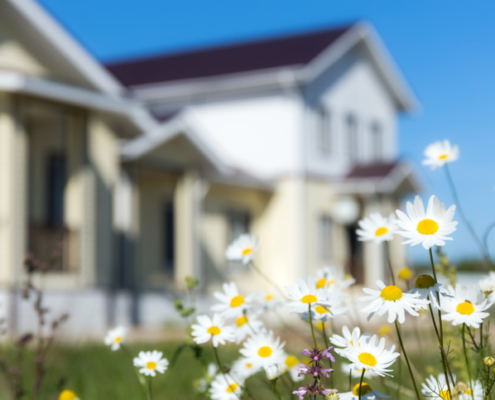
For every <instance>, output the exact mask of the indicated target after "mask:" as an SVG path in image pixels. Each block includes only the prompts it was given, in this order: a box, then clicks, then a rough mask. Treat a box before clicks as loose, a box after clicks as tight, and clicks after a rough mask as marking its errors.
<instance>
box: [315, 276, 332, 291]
mask: <svg viewBox="0 0 495 400" xmlns="http://www.w3.org/2000/svg"><path fill="white" fill-rule="evenodd" d="M334 283H335V279H331V280H329V281H327V279H326V278H321V279H318V281H317V282H316V288H317V289H324V288H325V286H330V285H333V284H334Z"/></svg>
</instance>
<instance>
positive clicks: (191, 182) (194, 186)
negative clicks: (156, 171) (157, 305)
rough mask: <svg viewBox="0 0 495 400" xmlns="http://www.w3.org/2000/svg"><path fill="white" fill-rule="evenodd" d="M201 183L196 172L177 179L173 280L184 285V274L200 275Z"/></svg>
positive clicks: (188, 172) (192, 171) (186, 173)
mask: <svg viewBox="0 0 495 400" xmlns="http://www.w3.org/2000/svg"><path fill="white" fill-rule="evenodd" d="M202 199H203V195H202V182H201V179H200V176H199V173H198V171H196V170H190V171H186V172H185V173H184V174H183V175H182V176H181V177H180V178H179V180H178V182H177V186H176V189H175V193H174V206H175V276H174V278H175V282H176V284H177V285H178V287H184V279H185V277H186V276H194V277H196V278H198V279H200V278H201V265H200V262H201V257H200V254H201V248H200V242H199V228H200V219H201V210H202Z"/></svg>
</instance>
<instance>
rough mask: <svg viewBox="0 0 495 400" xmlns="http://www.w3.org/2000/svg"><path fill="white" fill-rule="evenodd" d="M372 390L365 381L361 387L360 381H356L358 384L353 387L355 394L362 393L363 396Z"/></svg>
mask: <svg viewBox="0 0 495 400" xmlns="http://www.w3.org/2000/svg"><path fill="white" fill-rule="evenodd" d="M360 389H361V390H360ZM359 392H361V393H359ZM370 392H371V386H370V385H368V384H367V383H364V382H363V383H362V384H361V388H359V383H356V385H355V386H354V388H353V389H352V394H353V395H354V396H359V394H361V396H364V395H365V394H368V393H370Z"/></svg>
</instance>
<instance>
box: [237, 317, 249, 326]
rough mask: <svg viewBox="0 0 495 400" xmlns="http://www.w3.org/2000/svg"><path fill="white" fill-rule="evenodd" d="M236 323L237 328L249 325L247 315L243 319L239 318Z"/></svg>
mask: <svg viewBox="0 0 495 400" xmlns="http://www.w3.org/2000/svg"><path fill="white" fill-rule="evenodd" d="M235 322H236V324H237V326H242V325H244V324H247V322H248V320H247V317H246V316H245V315H243V316H242V317H239V318H237V320H236V321H235Z"/></svg>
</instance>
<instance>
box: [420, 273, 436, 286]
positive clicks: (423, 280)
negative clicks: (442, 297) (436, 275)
mask: <svg viewBox="0 0 495 400" xmlns="http://www.w3.org/2000/svg"><path fill="white" fill-rule="evenodd" d="M415 286H416V287H417V288H418V289H428V288H431V287H432V286H435V279H433V277H432V276H431V275H420V276H418V279H416V285H415Z"/></svg>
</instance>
